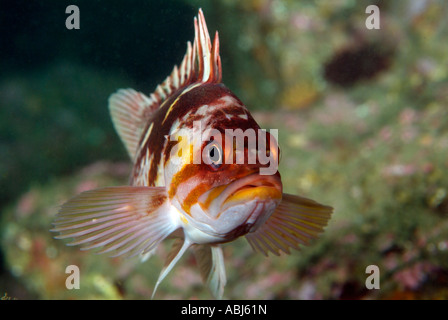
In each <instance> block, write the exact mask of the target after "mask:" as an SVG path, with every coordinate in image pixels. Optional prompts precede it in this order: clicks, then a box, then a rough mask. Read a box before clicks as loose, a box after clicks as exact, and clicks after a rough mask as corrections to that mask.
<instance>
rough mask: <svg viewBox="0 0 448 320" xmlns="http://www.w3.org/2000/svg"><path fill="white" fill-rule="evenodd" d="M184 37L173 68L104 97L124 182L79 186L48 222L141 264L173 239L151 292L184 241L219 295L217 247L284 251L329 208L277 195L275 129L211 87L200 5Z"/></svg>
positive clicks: (298, 243)
mask: <svg viewBox="0 0 448 320" xmlns="http://www.w3.org/2000/svg"><path fill="white" fill-rule="evenodd" d="M194 33H195V36H194V41H193V44H192V43H191V42H187V51H186V53H185V55H184V57H183V59H182V61H181V63H180V65H179V67H178V66H177V65H176V66H174V68H173V70H172V72H171V74H170V75H169V76H168V77H167V78H166V79H165V80H164V81H163V82H162V83H161V84H159V85H158V86H157V87H156V89H155V91H154V92H153V93H151V94H150V95H145V94H143V93H141V92H138V91H136V90H134V89H130V88H128V89H119V90H118V91H117V92H115V93H113V94H112V95H111V96H110V97H109V101H108V103H109V110H110V114H111V118H112V122H113V124H114V127H115V129H116V131H117V133H118V135H119V137H120V138H121V140H122V142H123V143H124V146H125V148H126V150H127V153H128V154H129V157H130V159H131V161H132V163H133V167H132V172H131V174H130V182H129V185H125V186H109V187H103V188H98V189H94V190H88V191H85V192H82V193H80V194H79V195H77V196H75V197H74V198H72V199H70V200H68V201H67V202H65V203H64V204H62V205H61V206H60V208H59V211H58V213H57V215H56V217H55V219H54V221H53V228H52V229H51V231H52V232H56V233H58V235H57V236H55V238H56V239H72V241H71V242H70V243H68V244H67V245H70V246H74V245H80V246H81V250H90V249H95V250H97V253H108V254H109V255H111V256H112V257H116V256H123V257H136V256H137V257H140V258H141V259H142V261H145V260H146V259H147V258H148V257H149V256H151V255H153V254H155V251H156V250H157V247H158V246H159V245H160V244H161V243H162V242H163V241H164V240H165V239H173V240H172V241H173V242H172V248H171V250H170V251H169V253H168V254H167V255H166V260H165V264H164V266H163V268H162V270H161V272H160V275H159V277H158V280H157V282H156V284H155V286H154V290H153V292H152V297H151V298H154V297H155V293H156V291H157V288H158V287H159V285H160V283H161V282H162V280H163V279H164V278H165V277H166V276H167V274H168V273H169V272H170V271H171V270H172V269H173V267H174V266H175V265H176V264H177V262H178V261H179V259H180V258H181V257H182V256H183V255H184V253H185V252H186V251H187V250H189V249H190V250H191V251H192V252H193V254H194V256H195V259H196V261H197V265H198V268H199V272H200V274H201V277H202V280H203V282H204V284H205V286H206V287H208V288H209V290H210V292H211V294H212V295H213V297H215V298H217V299H221V298H222V297H223V294H224V287H225V285H226V282H227V278H226V271H225V264H224V254H223V245H224V244H226V243H229V242H232V241H234V240H236V239H238V238H240V237H245V238H246V239H247V241H248V242H249V244H250V246H251V247H252V248H253V250H254V251H255V252H260V253H262V254H264V255H265V256H268V255H269V254H273V255H277V256H278V255H280V254H282V253H283V254H291V252H292V251H291V250H292V249H294V250H300V249H301V247H302V246H304V245H309V244H310V243H311V241H312V240H313V239H315V238H317V237H318V236H319V235H320V234H321V233H322V232H323V231H324V228H325V226H327V224H328V221H329V219H330V218H331V215H332V213H333V208H332V207H330V206H327V205H322V204H320V203H318V202H316V201H314V200H311V199H307V198H305V197H301V196H298V195H292V194H287V193H284V192H283V185H282V181H281V176H280V173H279V172H278V160H279V158H280V148H279V146H278V142H277V141H278V139H277V138H276V134H275V130H273V129H271V130H270V131H269V132H268V131H267V130H264V129H261V128H260V126H259V125H258V123H257V122H256V121H255V120H254V118H253V117H252V115H251V113H250V112H249V109H248V108H247V107H246V106H245V105H244V104H243V102H241V100H240V99H239V98H238V97H237V96H236V95H235V94H234V93H233V92H232V91H231V90H230V89H228V88H227V87H226V86H225V85H224V84H223V83H222V81H221V80H222V67H221V57H220V54H219V37H218V32H217V31H216V32H215V37H214V39H213V41H212V40H211V38H210V34H209V32H208V29H207V25H206V21H205V17H204V13H203V11H202V9H199V12H198V15H197V17H194ZM251 133H253V134H251ZM266 159H267V160H266ZM272 164H275V165H272Z"/></svg>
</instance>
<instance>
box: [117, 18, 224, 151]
mask: <svg viewBox="0 0 448 320" xmlns="http://www.w3.org/2000/svg"><path fill="white" fill-rule="evenodd" d="M194 29H195V39H194V43H193V46H192V45H191V42H187V52H186V53H185V56H184V58H183V60H182V62H181V64H180V67H177V65H176V66H174V69H173V71H172V72H171V74H170V75H169V76H168V77H167V78H166V79H165V80H164V81H163V82H162V84H160V85H158V86H157V87H156V90H155V91H154V93H153V94H151V95H150V97H147V96H145V95H144V94H143V93H140V92H137V91H135V90H132V89H121V90H119V91H118V92H116V93H114V94H113V95H111V96H110V98H109V110H110V113H111V116H112V121H113V123H114V126H115V129H116V130H117V132H118V134H119V136H120V138H121V140H122V141H123V143H124V145H125V146H126V150H127V151H128V153H129V156H130V157H131V159H132V160H134V159H135V156H136V152H137V151H138V149H139V145H138V143H139V141H140V138H141V136H142V134H143V130H144V128H145V126H146V124H147V121H148V120H149V118H150V117H151V114H153V113H154V112H155V111H156V110H157V109H158V108H159V107H160V105H161V104H162V103H163V102H164V101H165V100H167V99H168V98H169V97H170V96H171V95H173V94H174V93H175V92H176V91H177V90H179V89H181V88H183V87H186V86H188V85H190V84H193V83H206V82H207V83H219V82H221V78H222V77H221V58H220V56H219V38H218V32H216V34H215V39H214V40H213V46H212V45H211V41H210V35H209V33H208V29H207V24H206V22H205V18H204V14H203V12H202V9H199V13H198V17H197V18H196V17H195V18H194ZM196 60H197V61H196Z"/></svg>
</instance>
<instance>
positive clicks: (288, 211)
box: [246, 194, 333, 256]
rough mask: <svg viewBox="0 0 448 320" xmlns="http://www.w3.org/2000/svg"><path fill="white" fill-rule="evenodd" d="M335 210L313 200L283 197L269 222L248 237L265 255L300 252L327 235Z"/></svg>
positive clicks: (251, 243) (257, 249)
mask: <svg viewBox="0 0 448 320" xmlns="http://www.w3.org/2000/svg"><path fill="white" fill-rule="evenodd" d="M332 212H333V208H332V207H329V206H325V205H321V204H319V203H317V202H315V201H313V200H310V199H306V198H302V197H299V196H295V195H290V194H283V198H282V201H281V202H280V204H279V205H278V207H277V208H276V210H275V211H274V213H273V214H272V215H271V217H269V219H268V220H267V221H266V222H265V223H264V225H262V226H261V227H260V228H258V229H257V230H256V231H255V232H253V233H248V234H247V235H246V238H247V240H248V241H249V243H250V245H251V246H252V248H253V249H254V250H255V251H260V252H262V253H263V254H264V255H266V256H267V255H268V252H272V253H273V254H275V255H279V254H280V251H283V252H285V253H287V254H289V253H290V251H289V249H290V248H293V249H296V250H299V245H307V244H308V243H309V242H310V240H312V239H314V238H317V236H318V235H319V234H320V233H321V232H323V228H324V227H325V226H326V225H327V223H328V220H329V219H330V217H331V213H332Z"/></svg>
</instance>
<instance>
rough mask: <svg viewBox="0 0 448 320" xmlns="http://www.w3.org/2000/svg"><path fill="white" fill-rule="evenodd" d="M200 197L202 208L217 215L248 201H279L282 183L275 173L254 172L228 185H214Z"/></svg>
mask: <svg viewBox="0 0 448 320" xmlns="http://www.w3.org/2000/svg"><path fill="white" fill-rule="evenodd" d="M201 198H202V199H201ZM201 198H200V199H199V200H200V203H201V206H202V207H203V209H208V210H207V211H209V212H210V213H212V215H213V216H216V217H219V215H220V213H221V212H224V211H225V210H226V209H228V208H230V207H232V206H236V205H239V204H242V203H245V202H248V201H253V200H257V201H259V202H266V201H275V202H278V201H280V200H281V198H282V183H281V180H280V177H279V176H277V175H271V176H263V175H259V174H258V173H254V174H250V175H248V176H246V177H243V178H240V179H238V180H235V181H233V182H231V183H230V184H228V185H224V186H218V187H215V188H213V189H211V190H210V191H208V192H207V193H206V194H204V195H202V196H201ZM201 200H203V201H201ZM213 213H214V214H213Z"/></svg>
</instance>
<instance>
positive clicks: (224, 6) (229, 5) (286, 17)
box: [0, 0, 448, 299]
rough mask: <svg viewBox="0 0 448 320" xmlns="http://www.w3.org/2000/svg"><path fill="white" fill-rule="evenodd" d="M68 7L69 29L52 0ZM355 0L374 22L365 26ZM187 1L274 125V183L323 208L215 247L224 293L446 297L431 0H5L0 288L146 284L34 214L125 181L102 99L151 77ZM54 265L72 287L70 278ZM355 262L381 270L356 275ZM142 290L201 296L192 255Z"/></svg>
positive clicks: (444, 101) (8, 291)
mask: <svg viewBox="0 0 448 320" xmlns="http://www.w3.org/2000/svg"><path fill="white" fill-rule="evenodd" d="M69 5H76V6H78V8H79V10H80V29H72V30H69V29H67V28H66V25H65V22H66V19H67V17H68V16H69V14H67V13H66V8H67V6H69ZM368 5H376V6H378V8H379V10H380V29H368V28H367V27H366V20H367V19H368V17H369V14H368V13H366V8H367V6H368ZM200 7H202V9H203V10H204V13H205V17H206V20H207V24H208V28H209V31H210V32H211V33H213V32H214V31H215V30H218V31H219V37H220V42H221V58H222V64H223V83H225V84H226V85H227V87H229V88H230V89H231V90H232V91H233V92H234V93H235V94H236V95H237V96H238V97H239V98H240V99H241V100H242V101H243V102H244V103H245V104H246V105H247V106H248V108H249V110H250V111H251V112H252V115H253V116H254V118H255V120H257V121H258V122H259V124H260V126H261V127H262V128H278V129H279V143H280V147H281V150H282V159H281V162H280V169H279V170H280V173H281V174H282V179H283V184H284V190H285V192H288V193H293V194H300V195H302V196H305V197H309V198H312V199H315V200H317V201H319V202H321V203H324V204H328V205H331V206H333V207H334V208H335V212H334V214H333V217H332V219H331V220H330V222H329V225H328V226H327V228H326V231H325V233H324V234H323V235H322V236H321V237H320V238H319V239H318V240H316V241H314V242H313V243H312V245H311V246H309V247H306V248H303V249H302V250H301V251H300V252H294V253H293V254H292V255H290V256H286V255H283V256H280V257H273V256H270V257H269V258H265V257H264V256H262V255H261V254H256V253H253V252H252V249H251V248H250V246H249V245H248V243H247V241H246V240H245V239H241V240H238V241H236V242H235V243H230V244H227V245H225V246H224V256H225V261H226V271H227V279H228V282H227V286H226V288H225V292H224V298H228V299H447V298H448V67H447V66H448V21H447V19H446V17H447V16H448V4H447V3H446V2H445V1H442V0H440V1H437V0H406V1H355V0H336V1H329V0H326V1H323V0H322V1H314V2H308V1H295V0H247V1H238V0H214V1H199V0H170V1H149V0H148V1H144V0H139V1H136V0H134V1H124V0H107V1H105V0H102V1H101V0H80V1H75V0H71V1H65V0H58V1H52V0H14V1H12V0H2V1H1V3H0V49H1V50H0V159H1V160H0V298H2V299H148V298H150V296H151V294H152V289H153V287H154V284H155V282H156V279H157V277H158V274H159V272H160V269H161V267H162V265H163V257H164V256H165V255H166V254H167V251H166V247H164V246H162V247H161V248H160V250H158V256H154V257H152V258H151V259H150V260H148V261H147V262H145V263H140V262H139V261H138V260H137V259H135V260H134V259H127V260H123V259H120V258H113V259H112V258H108V257H107V256H106V255H95V254H92V252H82V251H80V250H79V248H77V247H74V248H73V247H67V246H65V245H64V242H63V241H56V240H54V239H53V238H52V237H53V236H54V234H51V233H50V232H49V231H48V230H49V229H50V228H51V221H52V219H53V217H54V216H55V214H56V213H57V210H58V206H59V205H60V204H62V203H63V202H64V201H66V200H67V199H69V198H71V197H72V196H74V195H76V194H77V193H79V192H81V191H84V190H88V189H93V188H97V187H104V186H111V185H123V184H127V182H128V175H129V173H130V170H131V163H130V161H129V159H128V156H127V153H126V151H125V149H124V146H123V145H122V143H121V141H120V140H119V138H118V135H117V134H116V132H115V131H114V129H113V126H112V122H111V119H110V116H109V113H108V109H107V99H108V97H109V95H110V94H112V93H113V92H115V91H116V90H117V89H118V88H130V87H132V88H135V89H136V90H139V91H142V92H144V93H146V94H150V93H151V92H152V91H153V90H154V89H155V87H156V85H157V84H159V83H160V82H161V81H163V80H164V79H165V77H166V76H167V75H168V74H169V73H170V72H171V70H172V68H173V66H174V64H179V63H180V61H181V59H182V57H183V55H184V53H185V50H186V42H187V41H188V40H190V41H191V40H193V37H194V29H193V17H194V16H195V15H196V14H197V12H198V9H199V8H200ZM68 265H77V266H78V267H79V268H80V272H81V288H80V289H78V290H68V289H67V288H66V286H65V281H66V279H67V277H68V274H66V273H65V269H66V267H67V266H68ZM369 265H375V266H377V267H378V270H379V272H380V277H379V284H380V288H379V289H368V288H367V287H366V279H367V278H368V277H369V275H370V273H366V268H367V267H368V266H369ZM156 298H157V299H210V298H211V295H210V294H209V292H208V291H207V289H206V288H205V287H204V286H203V285H202V282H201V278H200V275H199V272H198V270H197V268H196V264H195V261H194V258H193V255H190V254H187V255H186V256H185V257H184V258H183V259H182V260H181V262H180V263H179V264H178V265H177V266H176V267H175V269H174V270H173V272H171V274H169V275H168V277H167V279H166V280H165V281H164V282H163V283H162V284H161V286H160V287H159V289H158V293H157V294H156Z"/></svg>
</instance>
